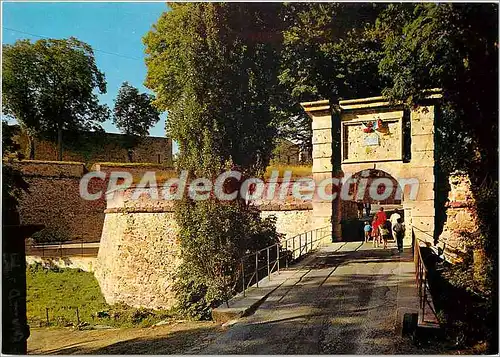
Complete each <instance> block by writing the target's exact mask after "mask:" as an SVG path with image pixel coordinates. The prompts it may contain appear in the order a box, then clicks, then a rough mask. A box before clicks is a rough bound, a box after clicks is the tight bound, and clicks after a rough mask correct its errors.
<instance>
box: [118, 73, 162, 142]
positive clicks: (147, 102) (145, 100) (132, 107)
mask: <svg viewBox="0 0 500 357" xmlns="http://www.w3.org/2000/svg"><path fill="white" fill-rule="evenodd" d="M153 100H154V96H153V95H151V94H147V93H139V90H138V89H137V88H135V87H133V86H131V85H130V84H129V83H127V82H124V83H123V84H122V86H121V87H120V90H119V91H118V95H117V97H116V99H115V107H114V112H113V123H114V124H115V125H116V127H117V128H118V129H120V131H121V132H122V133H124V134H126V135H131V136H147V135H149V129H150V128H151V127H152V126H153V125H155V124H156V123H158V121H159V120H160V113H159V112H158V110H157V109H156V108H155V107H154V106H153V105H152V104H151V102H152V101H153Z"/></svg>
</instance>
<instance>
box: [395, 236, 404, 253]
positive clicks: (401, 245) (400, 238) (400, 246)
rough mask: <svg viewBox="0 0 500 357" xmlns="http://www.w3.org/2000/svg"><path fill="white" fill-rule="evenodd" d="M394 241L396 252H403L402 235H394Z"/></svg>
mask: <svg viewBox="0 0 500 357" xmlns="http://www.w3.org/2000/svg"><path fill="white" fill-rule="evenodd" d="M396 241H397V242H398V250H403V233H396Z"/></svg>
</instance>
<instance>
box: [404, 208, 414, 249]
mask: <svg viewBox="0 0 500 357" xmlns="http://www.w3.org/2000/svg"><path fill="white" fill-rule="evenodd" d="M412 208H413V207H412V205H406V204H403V209H404V223H405V227H406V230H405V236H404V238H403V247H410V246H411V245H412V216H411V212H412Z"/></svg>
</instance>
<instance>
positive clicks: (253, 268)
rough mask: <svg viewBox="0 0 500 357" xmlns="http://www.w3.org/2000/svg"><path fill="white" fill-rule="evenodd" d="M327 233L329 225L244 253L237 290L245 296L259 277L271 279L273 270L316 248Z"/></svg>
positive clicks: (257, 285)
mask: <svg viewBox="0 0 500 357" xmlns="http://www.w3.org/2000/svg"><path fill="white" fill-rule="evenodd" d="M329 235H331V227H321V228H317V229H313V230H311V231H307V232H304V233H301V234H298V235H296V236H294V237H290V238H287V239H285V240H283V241H281V242H279V243H275V244H273V245H270V246H268V247H266V248H263V249H260V250H258V251H256V252H253V253H248V254H246V255H244V256H243V257H242V259H241V262H240V279H241V281H240V289H239V290H240V291H242V292H243V296H245V292H246V290H247V289H248V288H249V287H250V286H252V285H255V286H256V287H259V279H263V278H265V277H267V278H268V279H269V280H271V274H272V273H273V272H277V273H278V274H279V271H280V269H281V268H287V267H288V265H289V264H291V263H293V262H295V261H297V260H298V259H300V258H301V257H303V256H304V255H306V254H307V253H309V252H311V251H312V250H314V249H316V248H317V247H318V246H319V244H320V242H321V241H322V240H324V239H325V238H326V237H328V236H329Z"/></svg>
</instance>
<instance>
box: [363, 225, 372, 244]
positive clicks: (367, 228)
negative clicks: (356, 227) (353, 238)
mask: <svg viewBox="0 0 500 357" xmlns="http://www.w3.org/2000/svg"><path fill="white" fill-rule="evenodd" d="M364 231H365V243H368V241H369V240H370V235H371V231H372V226H370V222H368V221H366V222H365V227H364Z"/></svg>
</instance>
